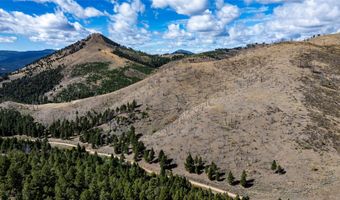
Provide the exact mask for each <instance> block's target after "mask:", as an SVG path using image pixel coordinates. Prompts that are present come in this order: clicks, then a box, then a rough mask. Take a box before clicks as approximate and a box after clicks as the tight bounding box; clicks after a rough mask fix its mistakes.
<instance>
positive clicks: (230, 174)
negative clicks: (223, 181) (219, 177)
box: [228, 171, 235, 185]
mask: <svg viewBox="0 0 340 200" xmlns="http://www.w3.org/2000/svg"><path fill="white" fill-rule="evenodd" d="M234 181H235V177H234V175H233V173H232V172H231V171H229V174H228V183H229V184H230V185H234Z"/></svg>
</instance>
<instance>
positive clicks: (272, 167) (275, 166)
mask: <svg viewBox="0 0 340 200" xmlns="http://www.w3.org/2000/svg"><path fill="white" fill-rule="evenodd" d="M276 168H277V164H276V161H275V160H273V162H272V166H271V169H272V170H273V171H275V170H276Z"/></svg>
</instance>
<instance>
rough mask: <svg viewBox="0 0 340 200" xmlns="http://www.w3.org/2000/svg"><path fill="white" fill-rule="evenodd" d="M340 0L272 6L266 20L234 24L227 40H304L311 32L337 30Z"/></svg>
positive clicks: (322, 32)
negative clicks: (271, 10)
mask: <svg viewBox="0 0 340 200" xmlns="http://www.w3.org/2000/svg"><path fill="white" fill-rule="evenodd" d="M339 17H340V1H338V0H304V1H302V2H295V3H285V4H283V5H281V6H278V7H277V8H275V9H274V11H273V14H271V15H269V16H267V17H266V19H267V20H266V21H263V22H260V23H257V24H255V25H253V26H245V25H240V24H239V25H236V26H234V27H232V28H231V29H230V30H229V35H230V38H228V40H234V41H235V40H238V41H239V42H240V43H250V42H273V41H277V40H281V39H303V38H306V37H309V36H311V35H314V34H326V33H334V32H337V31H338V30H339V28H340V21H339V20H338V19H339Z"/></svg>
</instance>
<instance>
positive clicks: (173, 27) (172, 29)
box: [164, 24, 191, 39]
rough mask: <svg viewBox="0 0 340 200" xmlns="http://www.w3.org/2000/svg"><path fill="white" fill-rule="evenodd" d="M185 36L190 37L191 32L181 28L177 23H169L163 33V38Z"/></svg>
mask: <svg viewBox="0 0 340 200" xmlns="http://www.w3.org/2000/svg"><path fill="white" fill-rule="evenodd" d="M187 36H189V37H190V36H191V34H190V33H187V32H186V31H185V30H183V29H181V27H180V25H179V24H170V25H169V26H168V30H167V32H166V33H165V34H164V38H166V39H174V38H183V37H187Z"/></svg>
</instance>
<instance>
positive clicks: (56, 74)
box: [0, 67, 63, 104]
mask: <svg viewBox="0 0 340 200" xmlns="http://www.w3.org/2000/svg"><path fill="white" fill-rule="evenodd" d="M62 78H63V75H62V74H61V67H58V68H56V69H50V70H46V71H43V72H41V73H39V74H37V75H34V76H29V75H26V76H24V77H22V78H19V79H16V80H13V81H11V82H10V83H4V84H3V87H1V88H0V102H2V101H8V100H10V101H15V102H19V103H28V104H32V103H33V104H42V103H47V97H46V96H44V94H45V93H46V92H48V91H50V90H52V89H53V88H54V86H56V85H57V84H58V83H59V82H60V81H61V79H62ZM42 83H43V84H42Z"/></svg>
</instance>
